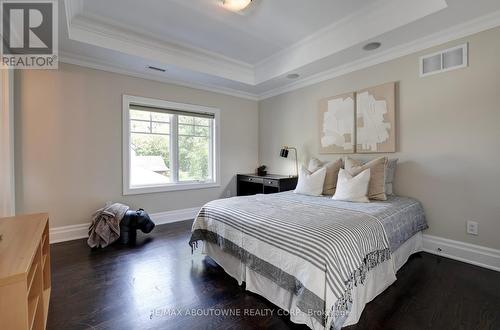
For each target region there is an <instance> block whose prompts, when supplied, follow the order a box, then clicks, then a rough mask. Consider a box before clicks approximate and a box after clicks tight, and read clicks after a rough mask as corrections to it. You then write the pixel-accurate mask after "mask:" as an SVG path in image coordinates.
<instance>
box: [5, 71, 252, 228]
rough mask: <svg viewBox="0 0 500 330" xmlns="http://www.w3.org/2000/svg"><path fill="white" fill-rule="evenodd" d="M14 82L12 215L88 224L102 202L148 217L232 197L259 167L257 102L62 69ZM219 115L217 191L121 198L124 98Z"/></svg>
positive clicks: (17, 78) (30, 74)
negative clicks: (238, 180) (244, 176)
mask: <svg viewBox="0 0 500 330" xmlns="http://www.w3.org/2000/svg"><path fill="white" fill-rule="evenodd" d="M17 71H18V72H17V73H16V76H15V89H14V90H15V106H16V108H15V112H16V114H15V134H16V136H15V137H16V145H15V149H16V198H17V199H16V209H17V213H30V212H42V211H47V212H49V213H50V222H51V227H59V226H66V225H74V224H80V223H87V222H90V220H91V215H92V213H93V211H94V210H95V209H97V208H99V207H102V205H103V204H104V203H105V202H106V201H117V202H123V203H126V204H129V205H130V206H131V207H133V208H138V207H142V208H144V209H146V210H147V211H148V212H150V213H156V212H162V211H170V210H178V209H184V208H191V207H198V206H201V205H203V204H204V203H205V202H207V201H209V200H212V199H216V198H219V197H221V196H225V195H226V192H227V190H231V193H232V194H235V192H236V186H235V180H234V175H235V174H236V173H239V172H250V171H253V170H254V169H255V168H256V167H257V158H258V136H257V134H258V105H257V102H255V101H249V100H244V99H240V98H236V97H232V96H226V95H221V94H217V93H211V92H206V91H201V90H196V89H191V88H186V87H180V86H175V85H170V84H163V83H159V82H154V81H150V80H144V79H139V78H133V77H128V76H123V75H119V74H114V73H108V72H104V71H97V70H92V69H87V68H82V67H78V66H73V65H66V64H60V66H59V70H57V71H53V70H17ZM123 94H129V95H137V96H143V97H151V98H158V99H163V100H168V101H174V102H181V103H191V104H199V105H204V106H210V107H216V108H219V109H220V110H221V130H220V133H221V158H220V161H221V164H220V168H221V183H222V186H221V187H220V188H208V189H200V190H189V191H179V192H166V193H155V194H143V195H133V196H122V121H121V120H122V118H121V116H122V95H123Z"/></svg>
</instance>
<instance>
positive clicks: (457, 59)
mask: <svg viewBox="0 0 500 330" xmlns="http://www.w3.org/2000/svg"><path fill="white" fill-rule="evenodd" d="M467 65H469V61H468V44H463V45H460V46H456V47H452V48H448V49H445V50H442V51H440V52H437V53H434V54H429V55H425V56H422V57H421V58H420V77H425V76H430V75H433V74H436V73H441V72H446V71H451V70H455V69H460V68H464V67H466V66H467Z"/></svg>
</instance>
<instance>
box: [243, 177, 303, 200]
mask: <svg viewBox="0 0 500 330" xmlns="http://www.w3.org/2000/svg"><path fill="white" fill-rule="evenodd" d="M236 184H237V189H238V196H248V195H255V194H273V193H277V192H282V191H287V190H293V189H295V186H296V185H297V177H289V176H285V175H275V174H268V175H266V176H258V175H257V174H238V175H237V176H236Z"/></svg>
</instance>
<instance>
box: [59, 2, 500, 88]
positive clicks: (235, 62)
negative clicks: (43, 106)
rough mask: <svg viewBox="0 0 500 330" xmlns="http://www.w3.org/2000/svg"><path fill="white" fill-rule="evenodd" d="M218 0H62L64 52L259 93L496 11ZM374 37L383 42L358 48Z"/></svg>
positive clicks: (478, 6)
mask: <svg viewBox="0 0 500 330" xmlns="http://www.w3.org/2000/svg"><path fill="white" fill-rule="evenodd" d="M217 1H218V0H190V1H184V0H142V1H136V0H106V1H97V0H86V1H83V0H65V1H64V4H65V6H64V7H63V6H60V7H63V8H64V10H63V8H61V14H60V19H61V20H62V21H61V22H65V23H66V24H59V26H60V27H61V29H63V30H64V31H61V37H62V38H61V39H62V40H61V45H60V48H61V49H60V50H61V60H62V61H63V62H70V63H75V64H81V65H87V66H93V67H96V68H102V69H106V67H110V68H108V69H109V70H110V71H117V72H119V71H122V72H124V73H127V72H129V73H134V75H138V76H144V77H149V78H152V79H156V80H162V81H171V82H175V83H180V84H185V85H194V86H195V87H200V88H202V87H204V88H205V89H211V90H216V91H220V92H226V93H233V94H241V96H244V97H250V98H262V97H266V96H270V95H272V94H276V93H277V92H279V91H284V90H286V89H287V87H290V88H291V87H292V86H296V85H298V84H299V83H304V82H305V81H306V80H307V79H308V80H309V81H311V79H313V78H314V77H317V76H318V75H320V74H322V73H324V72H325V71H329V72H332V71H335V70H337V71H338V72H341V69H342V68H343V67H346V66H348V65H349V64H353V63H355V62H356V61H358V62H359V61H362V60H364V59H365V60H369V59H370V58H373V57H374V56H375V55H376V54H384V52H385V53H387V54H389V53H390V51H391V50H394V49H396V48H397V47H400V48H401V47H403V46H404V45H407V44H408V43H409V42H410V41H412V42H414V43H415V42H416V41H418V40H422V41H423V40H424V38H427V39H429V40H430V38H431V37H433V38H434V39H436V40H437V36H438V34H441V35H444V34H447V35H448V36H450V32H451V31H452V30H453V28H454V27H457V26H463V25H464V22H468V21H470V22H472V23H474V22H475V24H476V25H480V23H481V22H482V21H485V22H486V20H488V24H489V25H495V22H497V21H500V19H497V16H498V17H500V14H499V13H498V11H500V3H499V2H498V1H496V0H477V1H473V2H472V1H468V0H447V1H445V0H419V1H414V0H350V1H344V0H316V1H299V0H259V2H258V4H257V6H256V8H254V10H252V11H251V13H249V14H248V15H246V16H242V15H238V14H235V13H232V12H229V11H226V10H224V9H223V8H221V7H220V6H218V4H217ZM472 23H471V24H472ZM499 24H500V22H499ZM483 25H484V24H483ZM489 25H487V26H489ZM457 37H460V36H457ZM373 40H377V41H381V42H382V47H381V49H379V50H377V51H374V52H366V51H363V50H362V46H363V45H364V44H365V43H366V42H369V41H373ZM428 43H429V42H428ZM427 46H428V47H430V46H432V45H427ZM386 57H387V56H386ZM389 57H390V56H389ZM148 65H153V66H159V67H164V68H166V69H167V72H165V73H158V72H151V71H150V70H148V69H146V67H147V66H148ZM339 70H340V71H339ZM289 73H298V74H300V78H299V79H298V80H297V81H290V80H289V79H287V78H286V76H287V75H288V74H289Z"/></svg>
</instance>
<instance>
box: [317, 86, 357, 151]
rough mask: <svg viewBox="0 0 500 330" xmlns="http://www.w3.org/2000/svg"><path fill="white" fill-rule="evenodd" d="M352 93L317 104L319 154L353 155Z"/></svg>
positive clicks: (353, 108) (353, 109)
mask: <svg viewBox="0 0 500 330" xmlns="http://www.w3.org/2000/svg"><path fill="white" fill-rule="evenodd" d="M354 100H355V99H354V93H348V94H344V95H339V96H336V97H332V98H326V99H323V100H321V101H320V104H319V117H318V119H319V153H322V154H331V153H337V154H341V153H354V147H355V141H354V138H355V130H354V128H355V127H354V119H355V117H354V115H355V112H354V111H355V107H354Z"/></svg>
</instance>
